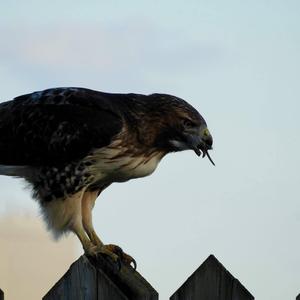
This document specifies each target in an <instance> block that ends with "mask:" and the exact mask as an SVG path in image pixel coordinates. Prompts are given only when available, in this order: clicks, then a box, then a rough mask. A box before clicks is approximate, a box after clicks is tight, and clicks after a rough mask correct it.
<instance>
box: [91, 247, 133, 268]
mask: <svg viewBox="0 0 300 300" xmlns="http://www.w3.org/2000/svg"><path fill="white" fill-rule="evenodd" d="M99 253H101V254H104V255H107V256H108V257H110V258H111V259H112V261H113V262H114V263H117V264H118V266H119V269H120V268H121V263H123V264H125V265H127V266H131V264H133V268H134V269H136V261H135V259H134V258H133V257H131V256H130V255H128V254H127V253H125V252H124V251H123V250H122V248H121V247H119V246H117V245H113V244H109V245H101V246H92V247H90V248H89V249H87V250H86V254H87V255H90V256H94V257H97V255H98V254H99Z"/></svg>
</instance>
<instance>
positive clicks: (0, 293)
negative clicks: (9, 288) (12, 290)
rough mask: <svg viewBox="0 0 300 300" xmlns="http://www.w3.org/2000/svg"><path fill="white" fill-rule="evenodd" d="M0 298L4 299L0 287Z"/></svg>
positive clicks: (0, 299)
mask: <svg viewBox="0 0 300 300" xmlns="http://www.w3.org/2000/svg"><path fill="white" fill-rule="evenodd" d="M0 300H4V293H3V291H2V290H1V289H0Z"/></svg>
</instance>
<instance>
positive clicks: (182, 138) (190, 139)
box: [151, 94, 214, 164]
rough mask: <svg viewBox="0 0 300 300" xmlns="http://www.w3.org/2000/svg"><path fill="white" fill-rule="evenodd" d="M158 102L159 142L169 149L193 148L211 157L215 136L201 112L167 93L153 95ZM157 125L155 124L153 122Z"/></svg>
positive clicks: (196, 151) (198, 153)
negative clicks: (160, 115)
mask: <svg viewBox="0 0 300 300" xmlns="http://www.w3.org/2000/svg"><path fill="white" fill-rule="evenodd" d="M151 97H152V98H153V100H154V101H155V102H156V105H157V108H158V109H159V111H160V114H163V116H162V118H160V121H159V123H160V126H159V127H160V134H159V135H158V137H157V143H158V144H159V145H160V146H163V147H164V148H166V149H168V151H183V150H188V149H192V150H194V151H195V153H196V154H197V155H198V156H200V155H201V154H202V156H203V157H204V156H206V155H207V157H208V158H209V160H210V161H211V163H212V164H214V162H213V161H212V159H211V158H210V156H209V154H208V150H211V149H212V144H213V138H212V136H211V134H210V132H209V130H208V128H207V124H206V122H205V120H204V118H203V117H202V116H201V115H200V114H199V112H198V111H197V110H196V109H195V108H194V107H192V106H191V105H190V104H188V103H187V102H186V101H184V100H183V99H180V98H178V97H175V96H171V95H165V94H153V95H151ZM153 126H155V124H153Z"/></svg>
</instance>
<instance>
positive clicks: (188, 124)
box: [183, 119, 195, 128]
mask: <svg viewBox="0 0 300 300" xmlns="http://www.w3.org/2000/svg"><path fill="white" fill-rule="evenodd" d="M183 126H184V127H185V128H192V127H194V126H195V124H194V123H193V122H192V121H191V120H189V119H184V120H183Z"/></svg>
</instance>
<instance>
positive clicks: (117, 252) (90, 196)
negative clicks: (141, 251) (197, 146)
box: [81, 191, 136, 268]
mask: <svg viewBox="0 0 300 300" xmlns="http://www.w3.org/2000/svg"><path fill="white" fill-rule="evenodd" d="M99 194H100V192H99V191H93V192H85V193H84V195H83V197H82V200H81V212H82V224H83V227H84V229H85V232H86V234H87V235H88V236H89V238H90V240H91V241H92V243H93V244H94V245H95V246H96V247H95V248H93V251H95V252H96V253H95V254H97V252H98V253H103V254H106V255H109V256H110V257H112V259H113V260H116V257H115V256H117V258H118V259H120V260H121V261H122V262H123V263H125V264H127V265H130V264H131V263H133V265H134V267H135V268H136V262H135V260H134V259H133V258H132V257H131V256H130V255H128V254H126V253H125V252H123V250H122V249H121V248H120V247H119V246H116V245H112V244H109V245H104V244H103V242H102V241H101V240H100V238H99V237H98V235H97V234H96V232H95V229H94V226H93V222H92V209H93V208H94V205H95V201H96V199H97V197H98V195H99Z"/></svg>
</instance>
